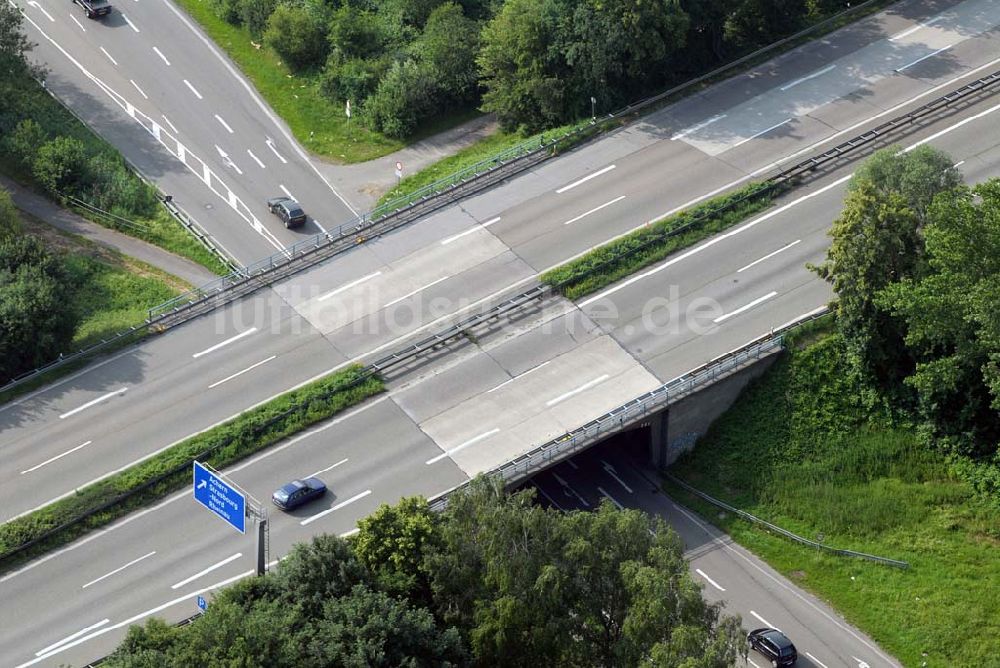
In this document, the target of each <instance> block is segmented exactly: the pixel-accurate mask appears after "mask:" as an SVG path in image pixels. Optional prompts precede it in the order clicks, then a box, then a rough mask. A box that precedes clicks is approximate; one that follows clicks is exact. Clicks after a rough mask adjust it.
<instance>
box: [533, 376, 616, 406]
mask: <svg viewBox="0 0 1000 668" xmlns="http://www.w3.org/2000/svg"><path fill="white" fill-rule="evenodd" d="M608 378H610V376H609V375H608V374H604V375H603V376H598V377H597V378H594V379H593V380H588V381H587V382H586V383H584V384H583V385H581V386H580V387H578V388H576V389H575V390H570V391H569V392H566V393H564V394H560V395H559V396H558V397H556V398H555V399H549V400H548V401H546V402H545V405H546V406H555V405H556V404H558V403H559V402H561V401H565V400H567V399H569V398H570V397H572V396H575V395H577V394H580V393H581V392H586V391H587V390H589V389H590V388H592V387H593V386H594V385H597V384H599V383H603V382H604V381H606V380H607V379H608Z"/></svg>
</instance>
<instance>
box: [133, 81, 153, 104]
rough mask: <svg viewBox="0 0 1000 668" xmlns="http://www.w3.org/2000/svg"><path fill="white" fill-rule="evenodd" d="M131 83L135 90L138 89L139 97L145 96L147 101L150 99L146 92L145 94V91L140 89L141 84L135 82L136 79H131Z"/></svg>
mask: <svg viewBox="0 0 1000 668" xmlns="http://www.w3.org/2000/svg"><path fill="white" fill-rule="evenodd" d="M129 82H130V83H131V84H132V85H133V86H135V89H136V90H137V91H139V95H142V96H143V97H144V98H146V99H147V100H148V99H149V96H148V95H146V93H145V92H144V91H143V90H142V89H141V88H139V84H137V83H136V82H135V79H129Z"/></svg>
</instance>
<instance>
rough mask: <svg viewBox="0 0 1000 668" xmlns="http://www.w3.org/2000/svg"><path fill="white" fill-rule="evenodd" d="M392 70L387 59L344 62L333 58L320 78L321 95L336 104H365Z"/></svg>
mask: <svg viewBox="0 0 1000 668" xmlns="http://www.w3.org/2000/svg"><path fill="white" fill-rule="evenodd" d="M391 66H392V60H391V58H387V57H382V58H371V59H367V60H366V59H364V58H351V59H349V60H343V59H342V58H341V57H340V56H339V55H338V54H334V55H332V56H330V58H329V59H328V60H327V62H326V67H324V68H323V73H322V75H321V76H320V92H322V93H323V95H324V96H325V97H326V98H327V99H329V100H332V101H334V102H340V103H343V102H344V101H346V100H352V101H353V102H354V103H355V104H363V102H364V100H365V99H366V98H367V97H368V96H369V95H371V94H372V93H374V92H375V89H377V88H378V84H379V81H380V80H381V79H382V76H383V75H384V74H385V73H386V72H387V71H388V70H389V68H390V67H391Z"/></svg>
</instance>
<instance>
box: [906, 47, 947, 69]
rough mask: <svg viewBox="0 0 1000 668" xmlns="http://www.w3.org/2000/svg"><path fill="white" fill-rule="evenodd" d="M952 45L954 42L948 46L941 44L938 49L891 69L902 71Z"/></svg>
mask: <svg viewBox="0 0 1000 668" xmlns="http://www.w3.org/2000/svg"><path fill="white" fill-rule="evenodd" d="M952 46H954V44H949V45H948V46H943V47H941V48H940V49H938V50H937V51H931V52H930V53H928V54H927V55H926V56H922V57H920V58H917V59H916V60H914V61H913V62H912V63H907V64H905V65H903V66H902V67H897V68H896V69H894V70H893V72H896V73H899V72H902V71H903V70H905V69H907V68H910V67H913V66H914V65H916V64H917V63H922V62H924V61H925V60H927V59H928V58H933V57H934V56H936V55H938V54H939V53H941V52H942V51H947V50H948V49H950V48H951V47H952Z"/></svg>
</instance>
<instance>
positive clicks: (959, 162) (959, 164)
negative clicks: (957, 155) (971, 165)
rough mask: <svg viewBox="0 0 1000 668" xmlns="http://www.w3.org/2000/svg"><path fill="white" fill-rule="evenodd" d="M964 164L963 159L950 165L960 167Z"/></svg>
mask: <svg viewBox="0 0 1000 668" xmlns="http://www.w3.org/2000/svg"><path fill="white" fill-rule="evenodd" d="M964 164H965V160H959V161H958V162H956V163H955V164H954V165H952V167H954V168H955V169H958V168H959V167H961V166H962V165H964Z"/></svg>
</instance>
